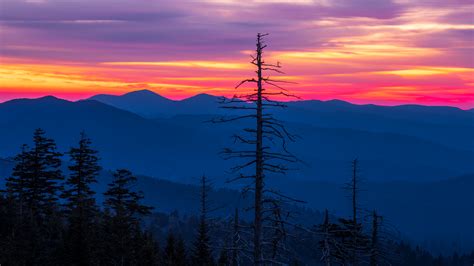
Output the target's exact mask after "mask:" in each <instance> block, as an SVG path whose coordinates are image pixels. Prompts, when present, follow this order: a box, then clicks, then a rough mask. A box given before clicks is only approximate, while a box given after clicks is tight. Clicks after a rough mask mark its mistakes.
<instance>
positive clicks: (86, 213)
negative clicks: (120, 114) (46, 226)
mask: <svg viewBox="0 0 474 266" xmlns="http://www.w3.org/2000/svg"><path fill="white" fill-rule="evenodd" d="M90 145H91V141H90V139H89V138H87V136H86V134H85V133H84V132H82V133H81V136H80V140H79V145H78V147H73V148H71V149H70V151H69V156H70V157H71V162H72V164H71V165H70V166H69V170H70V176H69V178H68V179H67V181H66V188H65V190H64V193H63V194H62V197H63V198H65V199H66V204H65V207H66V212H67V214H68V220H69V230H68V239H67V242H68V244H69V245H68V248H67V251H68V255H69V256H68V257H69V259H70V263H71V264H75V265H87V264H90V262H91V259H92V253H94V250H93V243H94V239H93V236H94V233H93V231H94V230H95V229H96V228H95V225H96V224H97V218H96V217H97V211H98V210H97V206H96V203H95V198H94V194H95V192H94V191H93V190H92V189H91V187H90V185H91V184H92V183H96V182H97V180H96V177H97V175H98V174H99V171H100V169H101V167H100V166H99V164H98V161H99V158H98V157H97V155H96V154H97V151H95V150H93V149H92V148H91V147H90Z"/></svg>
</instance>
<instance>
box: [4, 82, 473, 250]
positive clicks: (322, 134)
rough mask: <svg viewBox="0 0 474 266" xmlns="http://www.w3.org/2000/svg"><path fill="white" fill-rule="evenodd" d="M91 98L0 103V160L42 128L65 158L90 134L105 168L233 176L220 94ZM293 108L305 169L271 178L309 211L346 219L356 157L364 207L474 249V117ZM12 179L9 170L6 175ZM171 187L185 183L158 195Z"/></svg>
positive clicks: (190, 179) (189, 178)
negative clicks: (225, 155) (347, 187)
mask: <svg viewBox="0 0 474 266" xmlns="http://www.w3.org/2000/svg"><path fill="white" fill-rule="evenodd" d="M93 99H94V100H85V101H78V102H69V101H65V100H61V99H57V98H54V97H44V98H40V99H33V100H26V99H18V100H13V101H9V102H6V103H2V104H0V128H2V138H1V139H0V147H1V150H0V156H1V157H4V158H8V157H11V156H13V155H14V154H16V153H18V152H19V150H20V145H21V144H23V143H25V142H26V143H28V141H29V140H30V139H31V134H32V132H33V130H34V129H35V128H38V127H41V128H43V129H44V130H45V131H46V132H47V134H48V136H50V137H52V138H54V139H55V140H56V141H57V143H58V146H59V148H60V150H62V151H66V150H68V149H69V147H70V146H71V143H75V142H76V140H77V136H78V133H79V132H80V131H82V130H85V131H86V132H87V134H88V135H89V136H90V137H91V138H92V140H93V142H94V146H95V147H96V148H97V149H98V150H99V151H100V156H101V158H102V161H101V164H102V165H103V166H104V168H105V169H115V168H123V167H125V168H128V169H131V170H132V171H134V172H136V173H139V174H143V175H148V176H153V177H156V178H160V179H168V180H172V181H174V182H176V181H179V182H185V183H195V182H196V177H197V176H199V175H201V174H202V173H206V175H208V176H209V177H210V178H211V179H213V180H215V182H216V183H219V182H221V181H224V180H225V179H226V178H229V177H230V175H229V174H227V173H226V170H228V169H229V168H230V166H231V165H233V163H230V162H226V161H223V160H222V159H221V158H219V155H218V152H219V151H220V150H221V148H222V147H225V146H227V144H228V143H229V142H231V141H232V140H231V139H230V136H231V135H232V133H233V132H234V131H235V130H234V129H235V128H236V127H240V125H236V124H233V125H230V124H219V125H215V124H210V123H204V121H207V120H209V119H211V118H213V117H215V116H216V114H223V110H222V109H219V105H218V103H217V98H216V97H214V96H210V95H198V96H195V97H192V98H189V99H186V100H183V101H172V100H169V99H166V98H164V97H161V96H159V95H157V94H154V93H152V92H149V91H139V92H134V93H130V94H126V95H123V96H107V95H100V96H95V97H93ZM99 101H100V102H99ZM288 105H289V108H288V110H285V113H281V116H282V118H283V119H284V120H286V121H287V122H288V123H287V124H288V127H289V129H290V130H291V131H292V132H294V133H296V134H298V135H299V136H300V137H301V140H299V141H298V142H296V143H294V144H292V145H291V147H290V149H291V150H292V151H293V152H294V153H295V154H296V155H298V156H299V157H300V158H301V159H302V160H303V161H304V163H302V164H301V165H299V166H298V167H299V168H300V170H298V171H295V172H291V173H290V174H289V175H288V176H287V177H278V178H277V179H276V180H275V181H269V182H274V183H275V184H276V185H277V186H279V187H282V188H284V190H285V191H286V192H288V194H289V195H292V196H297V197H298V198H301V199H302V200H306V201H308V204H307V206H308V207H312V208H315V209H322V208H329V209H330V210H332V211H334V213H336V214H341V215H345V214H347V210H348V207H349V206H348V205H349V204H348V202H347V200H346V199H345V198H344V193H345V192H344V191H343V190H342V189H341V184H342V183H343V182H345V181H347V180H348V179H349V178H350V160H352V159H353V158H354V157H358V158H359V160H360V162H361V174H362V177H363V178H365V179H366V180H367V183H366V187H365V189H366V191H367V192H366V193H367V194H366V196H364V198H363V199H362V201H363V202H362V203H363V205H364V207H367V208H368V209H373V208H376V209H377V210H379V212H380V214H382V215H384V216H386V217H387V219H389V220H390V222H391V223H392V224H393V225H396V226H397V228H398V229H399V230H400V231H401V234H402V235H404V236H405V237H406V238H408V239H413V240H417V241H419V242H425V243H424V244H427V245H429V246H430V247H432V248H433V249H436V250H442V249H445V248H446V245H449V246H451V247H452V248H453V249H457V248H466V249H469V248H472V247H473V246H474V243H472V239H473V238H472V236H473V235H474V232H472V227H471V226H469V225H470V224H472V223H473V222H474V217H473V214H472V212H470V211H469V210H472V209H473V207H474V206H473V205H474V203H473V202H474V200H473V198H472V195H471V194H470V192H469V189H468V188H472V187H473V186H472V183H473V177H472V173H474V164H473V163H472V162H474V143H473V139H472V135H474V113H472V112H469V111H463V110H460V109H457V108H451V107H426V106H398V107H382V106H374V105H352V104H350V103H346V102H342V101H328V102H321V101H300V102H291V103H288ZM6 168H8V167H6ZM7 171H8V170H5V167H4V169H3V170H2V169H0V174H2V177H3V176H5V175H4V174H5V173H6V172H7ZM458 176H460V177H459V178H455V177H458ZM141 180H145V181H142V184H144V185H141V186H142V190H144V191H145V192H146V194H147V197H146V198H147V199H149V198H150V197H152V198H153V197H154V196H148V195H154V194H155V192H156V194H159V195H160V196H157V198H156V200H153V202H151V203H152V204H153V205H157V206H160V204H159V202H163V201H164V202H166V203H167V204H166V206H170V207H169V208H168V209H165V210H166V211H169V210H171V209H173V208H175V207H176V208H185V206H193V205H188V204H189V202H187V201H184V202H182V201H180V199H181V198H180V197H174V198H173V197H172V196H173V195H169V198H167V197H164V198H160V197H161V196H162V195H167V194H166V191H175V190H176V191H182V190H181V188H185V187H186V186H185V185H181V184H177V183H174V182H168V183H167V182H166V181H155V180H156V179H152V178H144V179H141ZM167 184H168V185H169V184H173V186H174V185H175V184H177V187H173V188H170V190H166V189H165V190H164V191H163V189H160V188H163V187H166V185H167ZM217 185H219V184H217ZM181 186H182V187H181ZM185 191H186V190H183V193H176V194H175V195H183V194H187V193H185ZM158 192H159V193H158ZM149 200H152V199H149ZM181 200H182V199H181ZM179 202H181V203H179ZM161 207H162V208H163V205H162V204H161ZM191 209H193V208H188V210H191ZM318 222H319V221H318ZM469 230H471V231H469ZM437 242H438V243H437Z"/></svg>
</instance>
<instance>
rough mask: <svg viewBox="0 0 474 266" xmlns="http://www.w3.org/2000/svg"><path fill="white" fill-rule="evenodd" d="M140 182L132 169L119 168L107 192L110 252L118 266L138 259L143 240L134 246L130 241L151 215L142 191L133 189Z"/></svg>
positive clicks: (106, 224)
mask: <svg viewBox="0 0 474 266" xmlns="http://www.w3.org/2000/svg"><path fill="white" fill-rule="evenodd" d="M136 182H137V178H136V177H135V176H133V175H132V173H131V172H130V171H128V170H125V169H119V170H117V171H116V172H115V173H114V179H113V181H112V183H110V184H109V188H108V190H107V191H106V192H105V193H104V195H105V197H106V200H105V206H106V208H107V209H108V210H109V211H108V213H109V215H107V216H106V221H105V226H106V227H107V230H109V232H110V234H111V236H110V246H109V247H108V249H109V251H108V252H107V253H109V255H111V256H110V258H111V259H112V260H114V261H115V263H116V264H118V265H128V264H130V263H131V262H133V261H134V260H136V254H138V253H139V250H140V243H136V242H135V243H136V244H135V245H132V246H130V245H129V243H132V242H133V240H134V237H135V236H136V235H137V231H139V230H141V229H140V221H141V218H142V216H144V215H148V214H150V213H151V209H152V208H150V207H148V206H145V205H142V204H141V203H140V201H141V200H142V199H143V195H142V193H141V192H136V191H133V190H132V188H133V187H134V186H135V185H136Z"/></svg>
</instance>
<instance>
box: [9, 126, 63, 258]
mask: <svg viewBox="0 0 474 266" xmlns="http://www.w3.org/2000/svg"><path fill="white" fill-rule="evenodd" d="M60 157H61V153H59V152H58V151H57V150H56V144H55V142H54V140H52V139H49V138H47V137H45V132H44V131H43V130H42V129H37V130H35V132H34V134H33V145H32V147H31V148H30V149H29V148H27V146H26V145H23V147H22V151H21V153H20V154H19V155H17V156H16V157H15V161H16V165H15V167H14V171H13V174H12V176H11V177H10V178H8V179H7V183H6V187H7V193H8V195H10V198H11V199H12V203H13V204H15V205H16V206H18V210H17V212H18V213H17V215H18V216H17V219H16V222H15V225H14V226H13V228H12V231H13V232H15V234H14V235H13V236H14V237H13V238H12V239H11V242H10V246H12V247H16V248H14V250H15V252H14V253H13V256H16V259H17V260H20V261H23V262H24V263H25V264H27V265H45V264H54V263H56V262H57V259H58V257H57V252H58V249H59V248H60V243H61V239H62V229H63V228H62V223H61V217H60V214H59V208H58V207H59V204H58V196H59V192H60V191H61V190H62V184H60V183H59V182H60V181H61V180H62V179H63V178H62V173H61V170H60V166H61V159H60Z"/></svg>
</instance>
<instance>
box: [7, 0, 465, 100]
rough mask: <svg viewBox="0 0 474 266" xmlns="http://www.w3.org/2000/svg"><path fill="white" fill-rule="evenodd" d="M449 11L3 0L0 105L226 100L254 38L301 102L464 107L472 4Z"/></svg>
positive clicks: (247, 72) (395, 5)
mask: <svg viewBox="0 0 474 266" xmlns="http://www.w3.org/2000/svg"><path fill="white" fill-rule="evenodd" d="M454 2H455V3H454ZM454 2H453V3H452V4H448V3H445V1H430V3H429V4H427V3H424V1H404V0H393V1H389V0H380V1H376V2H374V1H371V0H358V1H349V0H341V1H324V0H323V1H321V0H319V1H316V0H314V1H312V0H305V1H282V0H271V1H248V2H246V3H245V4H241V3H239V1H230V0H227V1H217V0H212V1H200V2H198V1H186V0H183V1H181V2H180V4H177V3H176V1H170V0H160V1H154V2H151V1H145V0H137V1H134V3H133V4H130V2H127V1H125V0H119V1H111V0H98V1H91V0H85V1H80V2H70V1H65V0H41V1H38V0H36V1H17V0H6V1H2V9H4V10H8V12H2V13H0V34H1V35H2V41H1V42H0V63H1V65H0V102H3V101H6V100H9V99H13V98H24V97H26V98H28V97H41V96H46V95H53V96H57V97H60V98H65V99H69V100H78V99H83V98H87V97H90V96H92V95H95V94H102V93H106V94H115V95H119V94H124V93H127V92H131V91H136V90H141V89H148V90H151V91H154V92H156V93H158V94H160V95H163V96H165V97H168V98H170V99H183V98H187V97H190V96H193V95H195V94H199V93H208V94H212V95H222V96H231V95H233V94H234V93H235V90H234V86H235V85H236V84H237V83H238V82H239V80H241V79H244V78H247V77H249V76H251V75H252V73H253V69H252V66H251V65H250V64H249V63H248V61H249V53H251V51H250V50H251V49H253V47H254V39H255V35H256V33H257V32H258V31H260V32H269V33H270V35H269V36H268V38H267V42H268V49H267V53H266V57H267V58H266V59H267V61H273V62H276V61H280V62H281V63H282V65H283V67H284V71H285V73H286V74H284V75H281V76H282V77H280V78H281V79H285V80H290V81H293V82H296V84H289V85H287V86H285V87H286V88H288V89H289V90H291V91H292V92H293V93H294V94H296V95H298V96H300V97H302V98H303V99H304V100H309V99H318V100H330V99H340V100H344V101H348V102H352V103H359V104H365V103H374V104H380V105H399V104H422V105H447V106H456V107H460V108H463V109H469V108H474V53H473V52H474V42H473V38H474V23H473V18H472V15H471V14H472V12H474V5H473V4H472V3H471V2H470V1H464V0H457V1H454ZM114 3H116V4H114ZM367 5H370V6H369V8H368V7H367ZM260 8H264V10H266V11H267V12H266V13H263V14H262V15H261V16H260V17H257V16H256V14H257V12H258V10H259V9H260ZM209 14H212V16H210V15H209ZM276 76H278V75H276Z"/></svg>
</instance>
